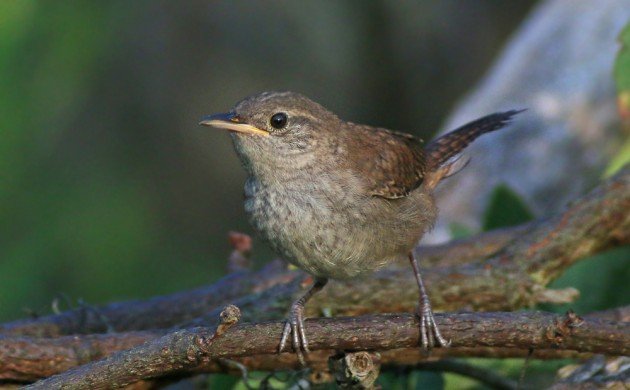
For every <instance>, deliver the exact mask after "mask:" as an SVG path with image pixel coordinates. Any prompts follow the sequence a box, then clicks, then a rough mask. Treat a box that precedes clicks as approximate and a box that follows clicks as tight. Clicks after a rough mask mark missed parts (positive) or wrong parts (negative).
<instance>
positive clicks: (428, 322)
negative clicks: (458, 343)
mask: <svg viewBox="0 0 630 390" xmlns="http://www.w3.org/2000/svg"><path fill="white" fill-rule="evenodd" d="M418 317H419V319H420V340H421V343H422V349H424V350H426V351H428V350H430V349H431V348H433V347H435V346H436V345H437V346H439V347H449V346H450V345H451V341H450V340H446V339H445V338H444V337H443V336H442V334H441V333H440V329H439V328H438V326H437V324H436V323H435V317H434V316H433V310H431V303H429V300H428V298H427V299H421V300H420V307H419V310H418ZM436 341H437V342H436Z"/></svg>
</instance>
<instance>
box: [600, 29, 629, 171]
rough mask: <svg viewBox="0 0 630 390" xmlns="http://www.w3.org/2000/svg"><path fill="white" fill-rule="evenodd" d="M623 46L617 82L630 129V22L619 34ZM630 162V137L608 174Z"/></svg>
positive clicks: (616, 73)
mask: <svg viewBox="0 0 630 390" xmlns="http://www.w3.org/2000/svg"><path fill="white" fill-rule="evenodd" d="M619 42H620V43H621V48H620V49H619V54H618V55H617V59H616V61H615V71H614V73H615V82H616V84H617V100H618V106H619V112H620V114H621V116H622V118H623V123H625V126H627V127H628V129H627V130H630V22H629V23H628V24H627V25H626V27H625V28H624V29H623V31H622V32H621V34H620V35H619ZM629 163H630V137H627V138H626V142H624V144H623V146H622V147H621V150H619V152H618V153H617V155H616V156H615V157H614V158H613V159H612V161H611V162H610V164H609V165H608V168H607V169H606V173H605V175H606V176H611V175H613V174H614V173H615V172H617V171H618V170H619V169H621V168H622V167H623V166H624V165H626V164H629Z"/></svg>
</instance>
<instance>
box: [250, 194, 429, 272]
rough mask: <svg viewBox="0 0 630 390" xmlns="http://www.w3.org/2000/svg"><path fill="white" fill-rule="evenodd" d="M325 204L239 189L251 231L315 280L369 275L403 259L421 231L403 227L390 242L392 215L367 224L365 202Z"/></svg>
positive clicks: (319, 199)
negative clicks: (242, 191) (243, 197)
mask: <svg viewBox="0 0 630 390" xmlns="http://www.w3.org/2000/svg"><path fill="white" fill-rule="evenodd" d="M326 195H328V196H326ZM340 198H341V199H340ZM330 199H331V196H330V194H322V193H318V192H310V191H308V190H304V189H302V190H300V191H298V190H296V189H294V188H288V187H287V188H283V189H282V190H280V189H277V188H274V189H270V188H265V187H263V186H261V185H260V184H258V183H255V182H248V184H247V185H246V187H245V211H246V212H247V214H248V216H249V218H250V222H251V223H252V225H253V227H254V228H255V229H256V230H257V231H258V233H259V234H260V235H261V236H262V238H263V239H265V240H266V241H268V242H269V244H270V245H271V247H272V248H273V249H274V250H275V251H276V252H277V253H278V254H279V255H280V256H282V257H283V258H284V259H285V260H287V261H289V262H291V263H293V264H295V265H296V266H298V267H300V268H302V269H304V270H305V271H307V272H309V273H310V274H312V275H314V276H317V277H322V278H333V279H347V278H352V277H357V276H360V275H361V274H365V273H368V272H371V271H373V270H375V269H377V268H379V267H381V266H383V265H385V264H386V263H388V262H390V261H391V260H393V259H395V258H398V257H400V256H401V255H404V254H405V253H406V252H408V251H409V250H410V249H411V248H412V247H413V245H414V244H415V242H416V241H417V240H418V239H419V238H420V235H421V231H420V230H421V228H420V227H413V226H409V225H408V224H407V226H406V227H405V232H403V234H400V235H395V238H392V237H391V236H392V235H391V230H389V229H391V228H396V226H398V225H397V223H396V221H394V220H393V219H394V218H397V215H396V214H397V213H396V212H395V210H391V217H389V218H390V219H392V220H391V221H388V213H387V212H386V211H384V212H383V213H381V216H380V218H381V221H380V223H378V224H375V223H374V221H369V220H368V219H367V218H368V217H367V216H366V215H373V214H374V209H373V208H372V209H370V210H369V212H365V211H366V210H365V208H368V207H371V206H372V205H370V204H365V200H363V199H360V198H352V197H351V198H347V197H346V198H343V197H340V196H339V195H338V194H337V195H336V196H334V197H332V199H335V201H334V202H332V201H331V200H330ZM416 231H417V232H416ZM405 233H406V234H405Z"/></svg>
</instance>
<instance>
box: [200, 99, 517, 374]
mask: <svg viewBox="0 0 630 390" xmlns="http://www.w3.org/2000/svg"><path fill="white" fill-rule="evenodd" d="M517 113H518V111H508V112H503V113H497V114H492V115H489V116H486V117H484V118H481V119H478V120H476V121H474V122H471V123H469V124H467V125H464V126H463V127H461V128H459V129H457V130H455V131H453V132H451V133H449V134H446V135H444V136H442V137H440V138H438V139H436V140H434V141H432V142H430V143H429V144H428V145H426V147H425V146H424V145H423V144H422V141H420V140H419V139H417V138H415V137H413V136H411V135H409V134H404V133H398V132H394V131H390V130H386V129H382V128H376V127H370V126H365V125H358V124H355V123H351V122H345V121H343V120H341V119H339V118H338V117H337V116H336V115H335V114H333V113H332V112H330V111H328V110H326V109H325V108H324V107H322V106H320V105H319V104H317V103H315V102H313V101H311V100H309V99H307V98H306V97H304V96H302V95H299V94H297V93H292V92H265V93H261V94H259V95H255V96H251V97H248V98H246V99H244V100H242V101H241V102H240V103H238V104H237V105H236V106H235V107H234V108H233V109H232V111H230V112H229V113H227V114H218V115H211V116H208V117H205V118H204V119H203V121H202V122H201V124H202V125H207V126H214V127H218V128H222V129H227V130H230V131H231V133H230V134H231V136H232V141H233V143H234V148H235V149H236V152H237V154H238V156H239V158H240V159H241V161H242V163H243V166H244V167H245V170H246V171H247V174H248V178H247V181H246V183H245V211H246V212H247V214H248V216H249V218H250V221H251V223H252V225H253V226H254V228H255V229H256V230H257V231H258V233H259V234H260V235H261V236H262V237H263V238H264V239H265V240H267V241H268V242H269V244H270V245H271V246H272V248H273V249H274V250H275V251H276V252H277V253H278V254H279V255H280V256H282V257H283V258H284V259H285V260H287V261H289V262H291V263H293V264H295V265H296V266H298V267H300V268H302V269H303V270H305V271H306V272H308V273H310V274H311V275H313V276H314V277H315V283H314V284H313V286H312V287H311V289H310V290H309V291H308V292H307V293H306V294H305V295H304V296H303V297H301V298H300V299H298V300H297V301H295V302H294V303H293V305H292V306H291V310H290V313H289V318H288V320H287V324H286V326H285V328H284V332H283V334H282V338H281V340H280V346H279V351H282V350H283V349H284V347H285V344H286V341H287V339H288V337H289V336H292V337H291V340H292V345H293V349H294V350H295V352H296V353H297V354H298V357H299V359H300V361H301V362H302V363H304V356H303V352H302V350H304V351H305V352H308V342H307V339H306V335H305V332H304V321H303V311H304V304H305V303H306V302H307V301H308V299H309V298H310V297H311V296H312V295H313V294H315V293H316V292H317V291H319V290H321V289H322V288H323V287H324V285H325V284H326V282H327V281H328V279H330V278H332V279H347V278H353V277H357V276H360V275H362V274H366V273H368V272H372V271H374V270H375V269H377V268H379V267H381V266H383V265H385V264H387V263H389V262H391V261H394V260H395V259H398V258H401V257H408V258H409V261H410V262H411V265H412V267H413V270H414V273H415V277H416V280H417V283H418V287H419V289H420V305H419V317H420V330H421V339H422V346H423V347H424V348H430V347H432V346H434V345H435V344H438V345H440V346H447V345H448V344H449V342H448V341H446V340H445V339H444V338H443V337H442V335H441V334H440V331H439V330H438V328H437V326H436V325H435V321H434V318H433V313H432V311H431V305H430V303H429V297H428V296H427V293H426V291H425V287H424V284H423V282H422V278H421V276H420V271H419V268H418V263H417V261H416V259H415V256H414V255H413V248H414V247H415V245H416V243H417V242H418V240H420V238H421V237H422V235H423V234H424V233H425V232H426V231H427V230H428V229H430V228H431V226H432V225H433V223H434V222H435V219H436V216H437V209H436V207H435V202H434V199H433V189H434V188H435V186H436V185H437V184H438V182H439V181H440V180H441V179H443V178H445V177H447V176H449V175H451V174H453V173H455V172H456V171H458V170H459V169H461V168H463V166H464V165H465V163H463V162H462V160H457V159H456V158H455V157H457V156H458V154H459V153H460V152H461V151H462V150H463V149H464V148H465V147H466V146H467V145H468V144H469V143H470V142H472V141H473V140H474V139H475V138H477V137H479V136H480V135H482V134H484V133H487V132H490V131H493V130H497V129H500V128H501V127H503V126H505V125H506V124H507V123H508V122H509V120H510V118H511V117H512V116H513V115H515V114H517Z"/></svg>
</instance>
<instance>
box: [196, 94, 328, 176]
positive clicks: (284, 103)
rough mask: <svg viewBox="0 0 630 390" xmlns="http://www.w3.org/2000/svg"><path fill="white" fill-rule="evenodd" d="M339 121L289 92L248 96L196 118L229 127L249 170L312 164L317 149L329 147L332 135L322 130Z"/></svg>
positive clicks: (223, 127) (320, 107) (209, 123)
mask: <svg viewBox="0 0 630 390" xmlns="http://www.w3.org/2000/svg"><path fill="white" fill-rule="evenodd" d="M339 123H340V121H339V119H338V118H337V116H335V115H334V114H333V113H331V112H330V111H328V110H326V109H325V108H324V107H322V106H321V105H319V104H317V103H315V102H313V101H312V100H310V99H308V98H306V97H304V96H302V95H300V94H297V93H294V92H263V93H261V94H258V95H253V96H250V97H248V98H245V99H243V100H242V101H240V102H239V103H237V104H236V105H235V106H234V108H233V109H232V110H231V111H230V112H227V113H223V114H215V115H209V116H206V117H204V118H203V120H202V121H201V122H200V124H201V125H204V126H211V127H215V128H219V129H226V130H229V131H230V133H231V135H232V140H233V142H234V147H235V149H236V152H237V153H238V155H239V157H240V159H241V161H242V162H243V164H244V165H245V168H246V169H247V170H248V171H250V173H254V174H261V173H264V172H266V171H270V170H271V171H273V170H282V169H296V168H298V169H299V168H300V167H302V166H304V165H306V164H310V163H313V162H314V161H315V153H316V152H315V151H316V150H317V149H321V148H326V147H331V145H330V142H331V141H333V139H334V137H328V136H327V135H328V133H330V132H331V131H335V129H338V128H339Z"/></svg>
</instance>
